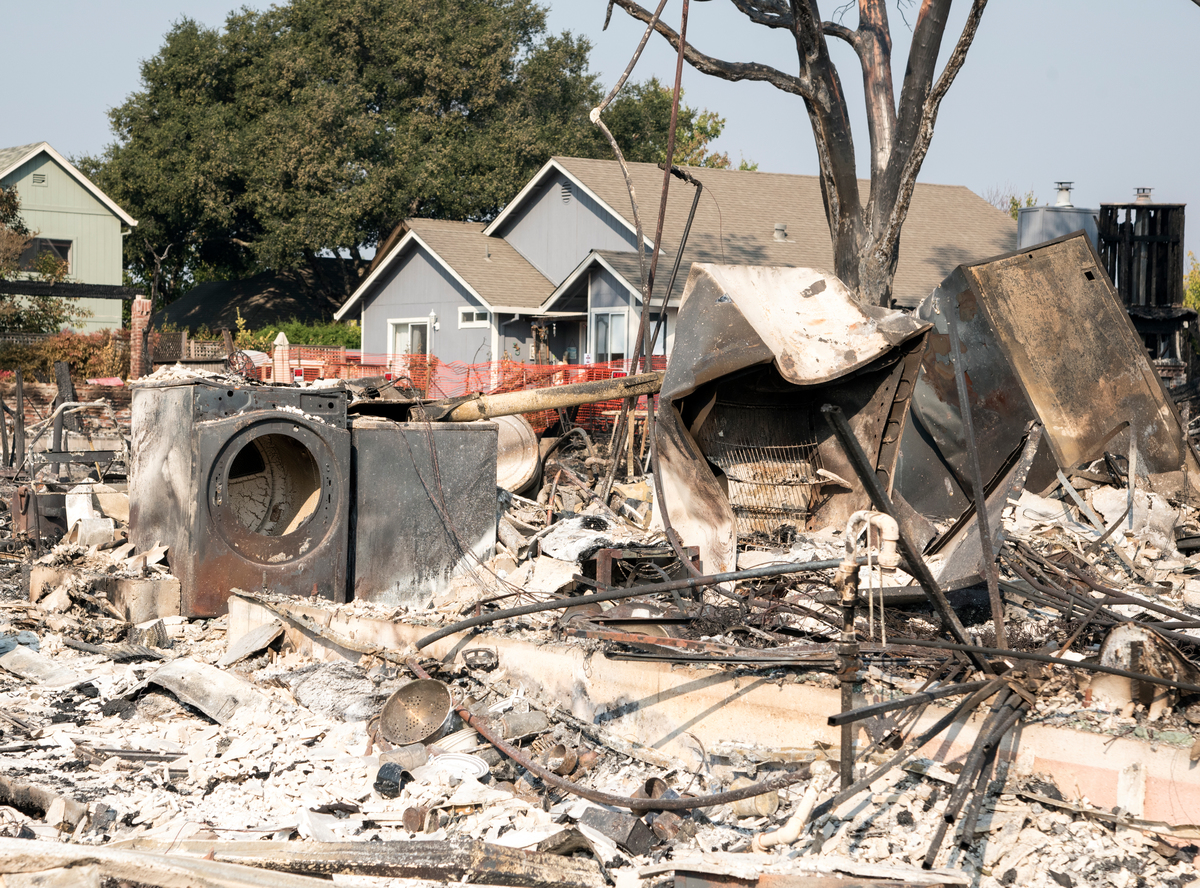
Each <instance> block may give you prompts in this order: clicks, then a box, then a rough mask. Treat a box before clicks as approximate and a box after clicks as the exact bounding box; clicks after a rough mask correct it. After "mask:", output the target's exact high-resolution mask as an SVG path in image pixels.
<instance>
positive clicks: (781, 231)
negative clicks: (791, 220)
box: [775, 222, 787, 241]
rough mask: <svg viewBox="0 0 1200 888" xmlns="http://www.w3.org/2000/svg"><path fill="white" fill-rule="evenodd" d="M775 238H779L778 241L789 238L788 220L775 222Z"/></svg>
mask: <svg viewBox="0 0 1200 888" xmlns="http://www.w3.org/2000/svg"><path fill="white" fill-rule="evenodd" d="M775 240H777V241H785V240H787V223H786V222H776V223H775Z"/></svg>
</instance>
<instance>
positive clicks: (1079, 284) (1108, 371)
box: [959, 234, 1200, 492]
mask: <svg viewBox="0 0 1200 888" xmlns="http://www.w3.org/2000/svg"><path fill="white" fill-rule="evenodd" d="M962 271H963V274H964V275H965V277H966V279H967V282H968V284H969V286H970V295H968V294H966V293H962V294H959V304H960V305H961V306H963V309H969V308H970V307H971V296H974V299H975V300H976V302H977V304H978V305H979V308H980V309H981V310H982V311H983V312H984V314H986V315H987V318H988V320H989V322H990V323H991V326H992V329H993V330H994V331H995V335H996V341H997V343H998V344H999V347H1000V349H1001V350H1002V351H1003V352H1004V354H1005V356H1006V357H1007V358H1008V362H1009V364H1010V365H1011V366H1012V368H1013V371H1014V374H1015V375H1016V378H1017V381H1018V382H1019V383H1020V385H1021V390H1022V391H1023V392H1024V395H1025V398H1026V399H1027V401H1028V402H1029V404H1030V406H1031V408H1032V409H1033V411H1034V412H1035V413H1036V414H1037V417H1038V419H1039V420H1041V422H1042V424H1043V425H1044V426H1045V427H1046V439H1047V441H1048V442H1049V444H1050V449H1051V451H1052V452H1053V453H1054V457H1055V459H1057V461H1058V464H1059V466H1061V467H1062V468H1064V469H1069V468H1073V467H1075V466H1078V465H1081V464H1083V463H1086V462H1089V461H1091V460H1093V459H1096V458H1097V457H1099V456H1101V455H1102V453H1103V448H1104V446H1105V444H1107V443H1109V442H1110V441H1112V440H1113V438H1114V436H1115V435H1116V434H1117V433H1118V432H1120V431H1121V430H1122V428H1124V427H1128V428H1129V429H1130V430H1131V431H1132V434H1133V435H1134V436H1135V438H1136V442H1137V447H1138V454H1139V457H1140V459H1141V460H1144V461H1145V466H1146V469H1147V471H1148V472H1149V473H1151V475H1159V476H1163V477H1162V478H1161V479H1159V480H1160V484H1161V485H1164V486H1165V487H1167V488H1173V489H1174V491H1175V492H1182V490H1183V486H1184V474H1185V473H1186V474H1187V475H1188V476H1189V478H1190V483H1191V485H1193V486H1194V485H1197V483H1198V480H1197V475H1198V473H1200V463H1198V462H1197V460H1196V456H1195V454H1194V453H1193V452H1192V451H1191V449H1190V448H1188V447H1187V446H1186V445H1185V443H1184V434H1183V423H1182V421H1181V419H1180V417H1179V414H1178V412H1177V411H1176V409H1175V404H1174V403H1173V402H1172V400H1171V397H1170V395H1168V394H1167V390H1166V388H1165V387H1164V385H1163V382H1162V380H1161V379H1160V378H1159V375H1158V373H1157V372H1155V369H1154V367H1153V366H1152V365H1151V363H1150V359H1149V357H1148V356H1147V355H1146V348H1145V345H1144V343H1143V342H1142V340H1141V337H1140V336H1138V334H1137V331H1136V330H1135V329H1134V327H1133V323H1132V321H1130V319H1129V314H1128V312H1126V310H1125V307H1124V306H1123V305H1122V304H1121V300H1120V297H1119V296H1118V295H1117V292H1116V290H1115V289H1114V288H1113V286H1112V283H1111V282H1110V281H1109V280H1108V276H1107V275H1106V274H1105V273H1104V270H1103V267H1102V266H1101V264H1100V259H1099V256H1097V255H1096V251H1095V249H1094V248H1093V247H1092V244H1091V241H1090V240H1088V238H1087V237H1086V236H1084V235H1082V234H1076V235H1072V236H1069V237H1065V238H1060V239H1058V240H1055V241H1050V242H1048V243H1045V244H1042V245H1040V246H1038V247H1036V248H1034V249H1031V250H1021V251H1018V252H1016V253H1009V254H1007V255H1005V256H1001V257H998V258H996V259H993V260H991V261H989V262H983V263H979V264H976V265H965V266H962Z"/></svg>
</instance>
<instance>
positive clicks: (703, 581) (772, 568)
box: [416, 559, 865, 650]
mask: <svg viewBox="0 0 1200 888" xmlns="http://www.w3.org/2000/svg"><path fill="white" fill-rule="evenodd" d="M864 560H865V559H864ZM841 563H842V562H841V561H838V560H837V559H830V560H827V561H805V562H801V563H797V564H764V565H763V566H762V567H752V568H750V569H749V570H737V571H732V572H730V573H719V574H713V575H712V576H707V577H686V578H684V579H682V580H671V581H670V582H667V583H654V584H652V585H646V586H631V587H630V588H628V589H612V590H609V591H608V592H598V593H596V594H595V595H578V596H575V597H574V598H556V599H553V600H551V601H538V602H535V603H533V604H524V605H521V606H520V607H510V608H508V609H507V610H500V611H495V612H493V613H490V614H480V615H479V616H477V617H471V618H470V619H467V620H460V621H459V622H457V623H452V624H451V625H449V626H443V627H442V628H441V629H438V630H437V631H436V632H431V633H429V634H428V635H426V636H425V637H424V638H421V639H418V641H417V644H416V648H417V650H421V648H423V647H428V646H429V645H431V644H433V643H434V642H435V641H438V640H439V639H442V638H445V637H446V636H447V635H453V634H454V633H455V632H461V631H462V630H464V629H472V628H474V627H475V626H483V625H486V624H487V623H494V622H496V621H497V620H503V619H506V618H507V617H522V616H525V615H526V614H535V613H538V612H539V611H544V610H559V609H561V608H567V607H575V606H577V605H581V604H594V603H596V602H600V601H618V600H620V599H622V598H634V597H636V596H638V595H653V594H655V593H659V592H671V591H676V590H682V589H695V588H698V587H701V586H716V585H718V584H720V583H735V582H738V581H739V580H756V579H761V578H762V577H775V576H781V575H783V574H789V573H802V572H804V571H812V570H829V569H830V568H833V567H837V566H838V565H839V564H841Z"/></svg>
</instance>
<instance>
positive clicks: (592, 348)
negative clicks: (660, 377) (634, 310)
mask: <svg viewBox="0 0 1200 888" xmlns="http://www.w3.org/2000/svg"><path fill="white" fill-rule="evenodd" d="M602 314H603V315H609V316H612V315H622V316H623V317H624V318H625V350H624V351H623V352H621V358H620V359H621V360H622V361H626V360H628V359H629V356H630V354H632V349H630V347H629V338H630V336H631V335H632V336H637V330H633V331H632V334H631V332H630V329H629V328H630V310H629V307H628V306H626V307H625V308H597V309H595V310H592V309H591V308H590V307H589V309H588V320H587V325H588V335H587V342H588V354H590V355H591V356H592V360H593V361H595V362H596V363H597V364H599V363H600V354H599V352H598V351H597V349H596V327H595V320H596V315H602ZM609 335H610V336H611V330H610V334H609ZM608 354H609V357H608V360H609V361H612V360H615V359H614V358H613V357H612V353H611V352H609V353H608Z"/></svg>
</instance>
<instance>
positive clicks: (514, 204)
mask: <svg viewBox="0 0 1200 888" xmlns="http://www.w3.org/2000/svg"><path fill="white" fill-rule="evenodd" d="M550 170H558V172H560V173H562V174H563V175H564V176H566V177H567V178H568V179H570V180H571V182H572V183H573V184H575V185H578V186H579V190H580V191H582V192H583V193H584V194H586V195H587V196H588V197H590V198H591V199H592V200H594V201H595V202H596V203H598V204H599V205H600V206H602V207H603V208H604V209H605V210H607V211H608V212H609V214H610V215H611V216H612V217H613V218H614V219H616V220H617V221H618V222H620V223H621V224H622V225H624V226H625V228H626V230H628V231H629V233H630V234H632V235H633V237H634V240H635V241H636V240H637V226H635V225H634V224H633V223H632V222H630V221H629V220H628V219H626V218H625V217H624V216H622V215H621V214H620V213H618V212H617V211H616V210H614V209H613V208H612V207H610V206H609V205H608V204H607V203H606V202H605V201H604V200H603V199H601V197H600V195H598V194H596V192H594V191H592V189H590V188H588V187H587V185H586V184H585V183H584V182H583V180H582V179H580V178H579V177H578V176H576V175H575V174H574V173H572V172H571V171H570V170H568V169H567V168H566V167H565V166H563V165H562V164H561V163H559V162H558V161H557V160H555V159H554V158H553V157H552V158H550V159H549V160H548V161H546V163H545V164H544V165H543V166H542V168H541V169H540V170H538V171H537V173H536V174H535V175H534V177H533V178H532V179H530V180H529V182H528V183H526V185H525V187H524V188H522V189H521V190H520V191H518V192H517V196H516V197H514V198H513V199H512V200H510V201H509V202H508V203H507V204H505V206H504V209H502V210H501V211H500V213H499V214H498V215H497V216H496V218H495V219H493V220H492V221H491V223H490V224H489V225H488V227H487V228H485V229H483V233H484V234H486V235H488V236H489V237H491V236H492V235H493V234H494V233H495V232H496V231H497V230H499V229H500V227H501V226H502V225H504V223H505V221H506V220H507V219H508V217H509V216H511V215H512V214H513V213H515V212H516V211H517V209H518V208H519V207H520V206H521V205H522V204H524V202H525V199H526V198H527V197H529V195H530V194H532V193H533V191H534V190H535V189H536V188H538V187H539V186H540V185H541V183H542V180H543V179H544V178H545V176H546V173H547V172H548V171H550ZM618 171H619V168H618ZM642 240H644V241H645V242H646V247H647V249H654V242H653V241H651V240H650V238H649V237H648V236H647V235H646V234H643V235H642Z"/></svg>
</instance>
